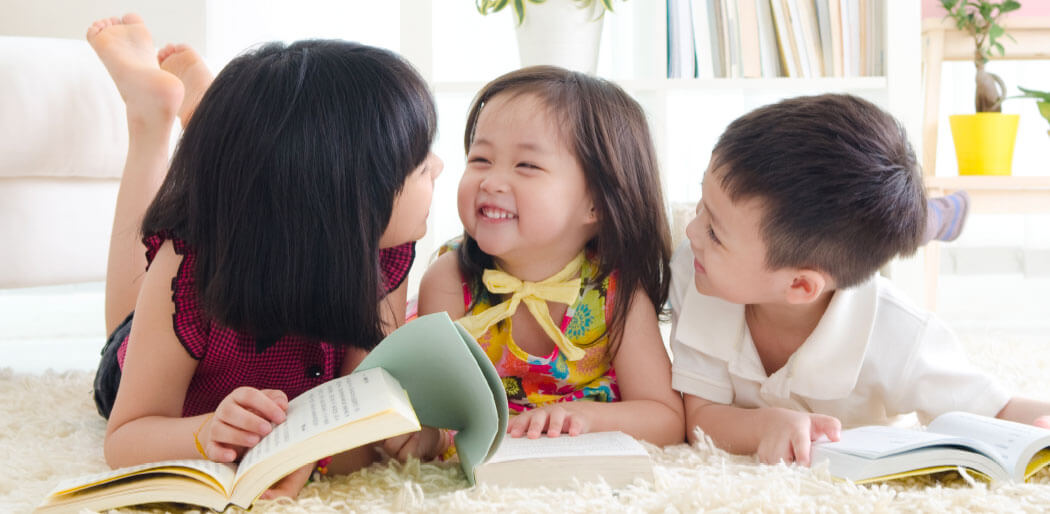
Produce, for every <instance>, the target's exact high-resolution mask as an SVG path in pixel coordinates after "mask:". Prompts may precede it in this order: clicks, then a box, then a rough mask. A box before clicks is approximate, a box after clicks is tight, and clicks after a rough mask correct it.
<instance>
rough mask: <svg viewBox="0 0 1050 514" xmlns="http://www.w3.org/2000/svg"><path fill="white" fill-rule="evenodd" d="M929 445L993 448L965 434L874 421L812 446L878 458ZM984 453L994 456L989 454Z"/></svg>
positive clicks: (990, 456) (983, 451)
mask: <svg viewBox="0 0 1050 514" xmlns="http://www.w3.org/2000/svg"><path fill="white" fill-rule="evenodd" d="M931 446H964V447H967V448H973V447H974V446H976V447H978V448H979V451H981V453H992V452H993V451H992V448H990V447H988V445H986V444H982V443H981V442H979V441H973V440H970V439H968V438H965V437H958V436H952V435H948V434H941V433H932V432H924V431H922V430H913V429H908V428H900V427H888V426H878V425H873V426H865V427H858V428H853V429H850V430H843V431H842V434H841V437H840V440H839V441H836V442H826V443H818V444H817V445H815V446H814V448H817V447H822V448H827V449H831V450H835V451H839V452H842V453H848V454H850V455H856V456H859V457H864V458H868V459H878V458H882V457H886V456H889V455H895V454H900V453H905V452H908V451H911V450H915V449H918V448H925V447H931ZM988 457H989V458H994V457H993V456H992V455H988Z"/></svg>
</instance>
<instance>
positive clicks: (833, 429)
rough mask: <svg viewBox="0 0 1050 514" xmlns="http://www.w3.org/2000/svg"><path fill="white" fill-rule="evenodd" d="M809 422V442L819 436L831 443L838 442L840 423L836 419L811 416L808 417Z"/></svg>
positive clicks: (820, 415)
mask: <svg viewBox="0 0 1050 514" xmlns="http://www.w3.org/2000/svg"><path fill="white" fill-rule="evenodd" d="M809 420H810V425H811V433H812V437H811V440H813V441H816V440H817V439H818V438H819V437H820V435H821V434H823V435H826V436H828V439H831V440H832V441H838V440H839V433H840V432H842V422H841V421H839V420H838V418H836V417H833V416H824V415H822V414H813V415H811V416H810V417H809Z"/></svg>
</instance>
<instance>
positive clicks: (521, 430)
mask: <svg viewBox="0 0 1050 514" xmlns="http://www.w3.org/2000/svg"><path fill="white" fill-rule="evenodd" d="M531 419H532V414H531V411H530V412H525V413H522V414H518V415H517V416H514V417H513V418H510V421H509V422H507V433H508V434H510V436H511V437H521V436H523V435H525V431H526V430H528V428H529V420H531Z"/></svg>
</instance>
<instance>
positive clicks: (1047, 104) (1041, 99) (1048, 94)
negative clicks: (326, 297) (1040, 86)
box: [1011, 86, 1050, 135]
mask: <svg viewBox="0 0 1050 514" xmlns="http://www.w3.org/2000/svg"><path fill="white" fill-rule="evenodd" d="M1017 89H1020V90H1021V92H1022V93H1024V94H1023V95H1019V96H1014V97H1011V98H1035V100H1036V102H1035V105H1036V107H1038V108H1039V114H1040V115H1042V116H1043V118H1045V119H1046V121H1047V123H1050V91H1037V90H1035V89H1025V88H1023V87H1020V86H1018V88H1017ZM1046 133H1047V134H1048V135H1050V130H1047V131H1046Z"/></svg>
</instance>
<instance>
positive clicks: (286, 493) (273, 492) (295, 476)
mask: <svg viewBox="0 0 1050 514" xmlns="http://www.w3.org/2000/svg"><path fill="white" fill-rule="evenodd" d="M313 472H314V463H312V462H311V463H310V464H307V465H305V466H303V467H301V468H299V469H297V470H295V471H293V472H291V473H290V474H288V475H287V476H285V477H284V478H282V479H280V480H278V481H277V483H276V484H273V485H271V486H270V488H269V489H267V490H266V492H265V493H262V496H260V498H262V499H264V500H273V499H276V498H281V497H286V498H295V497H296V496H298V495H299V491H301V490H302V489H303V486H305V485H306V482H307V481H309V480H310V474H311V473H313Z"/></svg>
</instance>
